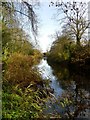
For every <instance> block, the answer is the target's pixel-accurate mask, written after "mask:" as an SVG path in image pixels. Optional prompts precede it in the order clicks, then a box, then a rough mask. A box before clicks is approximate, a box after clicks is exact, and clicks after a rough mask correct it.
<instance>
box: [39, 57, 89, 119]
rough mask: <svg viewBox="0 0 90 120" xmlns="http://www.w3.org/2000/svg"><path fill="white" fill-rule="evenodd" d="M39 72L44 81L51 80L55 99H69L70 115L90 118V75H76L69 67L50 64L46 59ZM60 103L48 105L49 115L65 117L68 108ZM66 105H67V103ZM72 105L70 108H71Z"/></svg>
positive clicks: (42, 62)
mask: <svg viewBox="0 0 90 120" xmlns="http://www.w3.org/2000/svg"><path fill="white" fill-rule="evenodd" d="M38 69H39V72H40V73H41V76H42V78H43V79H49V81H50V87H51V88H52V89H54V97H55V98H56V99H57V100H58V101H59V100H61V98H62V100H64V99H65V98H66V99H67V98H68V99H69V101H70V102H71V103H69V101H68V103H67V104H68V109H69V111H70V113H72V114H73V113H75V117H79V118H82V119H83V118H86V119H87V120H89V118H90V97H89V96H90V75H88V76H85V74H84V75H83V73H82V74H76V73H75V72H72V71H70V70H69V69H68V68H67V67H64V66H60V65H55V64H48V62H47V60H46V59H42V60H41V61H40V63H39V65H38ZM58 103H60V102H57V103H56V102H55V103H50V101H49V102H48V103H47V106H50V107H47V110H46V111H45V112H46V114H47V113H53V114H54V112H57V113H58V114H60V115H62V116H63V115H64V113H65V111H66V109H67V106H66V107H65V106H64V107H62V106H61V104H58ZM65 104H66V103H65ZM69 105H70V106H69Z"/></svg>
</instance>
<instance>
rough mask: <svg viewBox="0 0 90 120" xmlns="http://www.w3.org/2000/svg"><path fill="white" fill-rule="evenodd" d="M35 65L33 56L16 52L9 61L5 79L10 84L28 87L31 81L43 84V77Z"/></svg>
mask: <svg viewBox="0 0 90 120" xmlns="http://www.w3.org/2000/svg"><path fill="white" fill-rule="evenodd" d="M33 65H34V60H33V58H32V57H31V56H28V55H23V54H21V53H14V54H12V55H11V56H10V58H9V59H8V61H7V68H6V72H5V79H6V80H7V81H8V82H9V83H10V84H12V85H19V86H21V87H27V86H28V85H29V84H30V83H31V82H33V83H35V84H37V83H40V84H41V83H42V80H41V77H40V75H39V73H38V72H37V70H36V69H35V68H34V67H33Z"/></svg>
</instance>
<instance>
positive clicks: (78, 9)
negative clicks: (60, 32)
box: [51, 2, 90, 46]
mask: <svg viewBox="0 0 90 120" xmlns="http://www.w3.org/2000/svg"><path fill="white" fill-rule="evenodd" d="M53 4H55V3H53ZM53 4H52V3H51V5H53ZM56 7H58V13H57V15H58V16H59V17H60V18H61V13H64V15H65V16H64V18H62V19H59V22H60V21H62V20H63V23H64V31H65V30H66V32H68V33H69V34H70V35H72V36H73V37H75V39H76V42H77V45H79V46H80V40H81V39H82V37H83V35H84V33H85V32H86V30H87V29H88V26H89V24H90V21H88V20H87V13H86V12H87V4H86V3H83V2H66V3H64V2H61V3H56Z"/></svg>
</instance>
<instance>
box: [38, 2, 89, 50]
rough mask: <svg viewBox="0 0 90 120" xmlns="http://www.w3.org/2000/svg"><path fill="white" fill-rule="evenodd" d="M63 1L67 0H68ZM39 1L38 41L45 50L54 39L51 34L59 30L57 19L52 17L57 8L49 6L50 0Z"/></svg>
mask: <svg viewBox="0 0 90 120" xmlns="http://www.w3.org/2000/svg"><path fill="white" fill-rule="evenodd" d="M52 1H55V0H52ZM63 1H65V2H67V1H68V0H63ZM75 1H81V0H75ZM84 1H85V2H88V1H90V0H83V2H84ZM40 2H41V3H40V8H39V10H38V11H37V13H38V17H39V18H40V26H39V36H38V42H39V45H40V47H41V49H42V51H43V52H46V51H47V50H49V49H50V46H51V44H52V42H53V41H54V40H55V39H54V38H53V37H51V36H52V35H54V34H55V32H56V31H58V30H59V31H60V30H61V28H60V25H59V23H58V22H57V20H56V19H54V18H53V17H54V14H56V13H57V8H55V7H49V3H50V2H51V0H41V1H40Z"/></svg>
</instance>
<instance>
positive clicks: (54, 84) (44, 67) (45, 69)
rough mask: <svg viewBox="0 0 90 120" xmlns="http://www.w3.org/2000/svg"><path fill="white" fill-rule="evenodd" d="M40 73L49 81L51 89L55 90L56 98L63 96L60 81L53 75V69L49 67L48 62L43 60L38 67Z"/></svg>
mask: <svg viewBox="0 0 90 120" xmlns="http://www.w3.org/2000/svg"><path fill="white" fill-rule="evenodd" d="M38 68H39V71H40V73H41V75H42V77H43V78H44V79H49V80H50V81H51V82H50V86H51V88H53V89H54V94H55V96H56V97H57V96H59V95H61V94H62V92H63V90H62V88H61V86H60V83H59V81H58V80H57V78H56V77H55V76H54V75H53V70H52V68H51V67H50V66H49V65H48V63H47V61H46V60H44V59H42V60H41V62H40V64H39V65H38Z"/></svg>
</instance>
